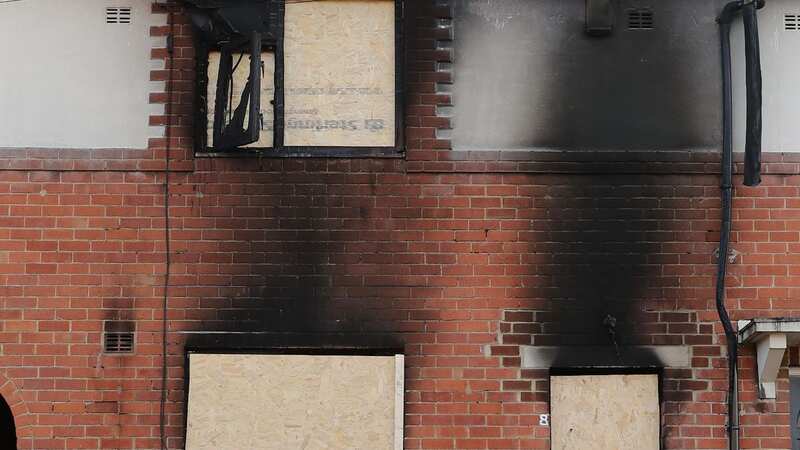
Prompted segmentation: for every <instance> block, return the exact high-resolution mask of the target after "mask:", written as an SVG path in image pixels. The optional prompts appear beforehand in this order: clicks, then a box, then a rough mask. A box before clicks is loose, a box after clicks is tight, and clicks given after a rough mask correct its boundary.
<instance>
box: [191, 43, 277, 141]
mask: <svg viewBox="0 0 800 450" xmlns="http://www.w3.org/2000/svg"><path fill="white" fill-rule="evenodd" d="M239 56H240V55H239V54H234V55H233V62H234V65H235V67H236V70H235V71H234V72H233V77H232V79H233V89H232V90H231V93H232V94H233V97H232V100H230V101H229V102H228V109H229V110H233V109H235V108H236V107H237V106H238V105H239V101H240V100H241V98H242V89H244V86H245V84H246V83H247V78H248V77H249V76H250V58H249V56H247V55H244V56H243V57H242V59H241V62H240V64H239V65H238V66H236V61H237V60H238V58H239ZM219 60H220V52H218V51H212V52H210V53H209V54H208V74H207V75H208V86H207V92H206V99H207V101H206V119H207V122H206V142H207V143H208V147H213V145H214V102H216V100H217V79H218V77H219ZM261 61H262V62H263V66H264V71H263V74H262V76H261V108H260V110H261V117H262V118H263V121H262V129H261V133H260V134H259V139H258V141H257V142H254V143H252V144H250V145H246V146H245V148H248V147H250V148H267V147H272V138H273V136H272V128H273V117H275V115H274V112H273V109H272V104H271V103H270V102H271V101H272V100H273V99H274V98H275V55H274V54H273V53H269V52H263V53H261ZM226 112H227V111H226ZM246 124H247V118H245V126H246Z"/></svg>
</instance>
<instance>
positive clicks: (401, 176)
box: [0, 5, 800, 449]
mask: <svg viewBox="0 0 800 450" xmlns="http://www.w3.org/2000/svg"><path fill="white" fill-rule="evenodd" d="M412 6H413V5H412ZM431 13H433V14H431ZM446 14H447V10H446V8H433V9H431V8H422V10H420V9H410V13H409V16H410V17H411V20H410V27H411V30H412V31H413V32H414V33H413V34H412V35H411V36H410V38H409V42H410V47H411V51H410V54H409V56H410V61H409V74H408V78H409V80H408V81H409V87H410V90H411V92H410V93H409V97H408V100H409V109H408V113H409V114H408V124H409V129H408V137H409V141H408V145H409V151H408V159H327V160H325V159H297V158H291V159H290V158H287V159H280V158H274V159H269V158H266V159H257V158H249V159H224V158H217V159H210V158H196V159H191V158H190V159H187V158H186V157H178V156H177V155H179V154H180V155H190V152H189V150H190V148H191V142H190V139H189V136H191V127H190V125H191V123H190V121H189V117H190V115H191V111H192V108H191V103H190V100H191V86H192V84H191V77H192V75H191V71H192V69H191V68H192V65H191V64H190V61H191V49H190V48H187V47H186V46H187V45H189V44H190V40H189V39H188V37H187V33H188V31H189V29H188V25H187V24H186V23H185V22H184V21H179V22H178V25H177V26H176V27H175V31H176V33H180V36H179V38H178V39H176V43H177V44H178V48H177V49H176V59H175V65H176V67H177V68H179V69H180V70H179V71H177V72H176V76H175V80H177V81H176V83H175V85H174V87H175V88H176V89H175V97H174V98H175V99H176V100H177V104H176V106H175V107H174V108H173V113H174V116H173V119H174V121H173V123H175V124H176V125H177V126H176V127H174V128H173V142H172V147H173V152H174V153H173V154H172V158H173V161H172V163H171V167H172V169H174V170H175V172H174V173H172V174H170V185H169V191H170V193H171V196H170V205H171V206H170V217H171V219H170V225H171V229H172V231H171V235H170V236H171V249H172V265H171V267H170V270H171V277H170V281H171V287H170V289H169V314H168V318H169V329H170V331H171V333H170V335H169V355H170V356H169V359H168V362H169V403H168V413H169V414H168V428H167V430H168V434H169V436H170V439H169V444H170V447H171V448H181V447H182V435H183V416H182V411H183V406H184V405H183V404H182V402H183V398H184V392H183V389H184V387H185V386H184V382H183V376H184V371H183V364H184V353H183V352H184V344H185V342H186V340H187V339H188V337H187V334H185V333H184V332H190V331H211V330H213V331H220V330H222V331H224V330H250V331H269V332H276V333H280V332H305V333H326V332H345V333H351V334H357V335H364V336H368V335H373V334H374V335H382V336H385V335H389V336H393V337H394V338H396V339H399V340H401V341H402V342H404V343H405V353H406V355H407V356H406V362H407V369H406V377H407V380H406V388H407V391H406V418H405V422H406V427H405V445H406V448H408V449H418V448H427V449H468V448H477V449H487V448H503V449H506V448H507V449H536V448H549V441H548V436H549V430H548V428H546V427H542V426H539V425H538V422H539V418H538V415H539V414H542V413H547V412H548V386H547V384H548V381H547V380H548V373H547V372H546V371H543V370H523V369H521V368H520V358H519V347H518V346H519V345H520V344H531V343H532V344H536V345H584V344H589V343H597V342H598V340H599V339H606V341H605V342H606V343H608V341H607V339H608V337H607V335H606V334H605V333H606V332H605V330H604V328H603V327H602V319H603V318H604V317H605V315H606V314H613V315H615V317H617V318H618V320H619V332H618V333H619V340H620V342H621V343H622V344H626V343H630V344H656V345H658V344H679V345H688V346H690V347H691V351H692V368H690V369H667V370H666V372H665V374H664V393H663V400H664V403H663V408H664V429H663V435H664V439H665V442H666V448H669V449H679V448H706V449H723V448H726V445H727V444H726V440H725V428H724V424H725V420H726V417H725V391H726V376H727V369H726V367H727V366H726V364H727V363H726V361H725V358H724V339H723V336H722V330H721V328H720V326H719V325H718V324H717V319H716V312H715V310H714V295H713V285H714V276H713V274H714V269H715V265H714V257H713V251H714V249H715V248H716V241H717V239H718V229H719V225H718V219H719V211H718V207H719V200H718V187H717V186H718V177H717V176H716V175H715V170H716V157H715V155H709V154H700V155H698V154H691V153H677V152H675V153H669V154H658V155H655V156H654V155H649V156H648V155H613V154H605V155H591V156H590V157H587V156H585V155H570V154H564V155H557V156H553V155H518V154H512V155H508V154H505V155H503V154H496V153H490V152H482V153H474V154H466V155H465V154H456V153H451V152H450V151H449V150H447V146H448V143H447V141H446V140H441V139H437V137H436V136H437V135H436V128H437V127H445V126H446V124H445V123H442V122H441V121H440V120H441V119H437V118H436V112H435V105H436V104H437V103H442V102H444V103H446V102H447V101H448V99H447V98H446V97H442V96H439V95H436V94H435V85H433V84H432V83H433V82H434V81H446V76H447V75H446V74H443V73H441V72H437V71H436V70H435V69H436V64H435V63H436V61H437V60H442V59H446V57H447V54H446V52H444V54H443V53H442V52H440V51H435V50H434V48H435V42H434V38H445V37H447V34H446V33H447V32H446V31H442V30H443V29H444V28H440V27H438V26H437V24H438V22H437V21H436V18H435V17H434V16H437V15H438V16H442V18H444V17H446ZM420 16H423V17H420ZM154 32H156V33H165V32H168V29H166V28H165V29H161V30H154ZM164 56H165V53H164V52H162V51H159V50H154V57H159V58H163V57H164ZM154 76H155V75H154ZM443 78H444V79H443ZM432 89H433V90H432ZM153 98H154V101H166V100H167V97H166V96H164V95H158V94H154V95H153ZM163 144H164V142H160V141H159V142H154V143H153V146H152V147H153V148H152V149H151V150H148V152H151V153H148V154H149V155H150V156H151V157H143V156H147V155H145V154H139V153H117V154H114V153H105V154H104V155H106V157H109V159H107V160H106V159H104V157H103V155H99V154H97V153H92V152H91V151H89V150H87V151H85V152H61V153H58V152H52V151H45V150H42V151H29V152H28V153H27V155H26V157H19V158H16V159H14V160H13V161H14V163H13V164H14V165H15V166H14V167H6V169H5V170H2V171H0V317H1V318H2V323H1V324H0V394H2V395H3V397H4V398H5V399H6V400H7V401H8V403H9V404H10V405H11V406H12V408H13V410H14V413H15V415H16V419H17V425H18V427H19V433H20V437H21V447H22V448H37V449H39V448H62V449H63V448H92V449H97V448H103V449H107V448H157V447H158V445H159V438H158V436H159V426H158V413H159V402H158V400H159V396H160V390H159V389H160V364H161V356H160V354H161V353H160V352H161V347H160V342H161V341H160V339H161V334H160V329H161V320H160V319H161V301H162V294H163V285H164V274H165V269H166V265H165V255H164V250H165V239H164V237H165V234H164V223H165V222H164V215H163V206H164V203H163V201H164V197H163V193H164V191H163V183H164V180H165V175H164V173H163V172H162V169H163V168H164V166H165V163H164V156H165V152H164V147H163ZM113 158H118V159H117V160H116V161H117V162H116V163H114V162H113V161H115V160H114V159H113ZM148 158H149V159H148ZM770 158H771V162H768V163H767V166H766V172H767V173H769V174H770V175H767V176H765V177H764V178H765V181H764V185H763V186H762V187H760V188H757V189H751V188H741V187H740V188H737V192H736V195H737V200H736V202H735V208H736V209H735V225H734V228H735V230H734V233H733V241H734V244H733V247H734V248H735V249H736V250H737V251H738V252H740V256H739V257H738V259H737V261H736V263H735V264H734V265H733V266H732V267H731V273H730V277H729V290H728V295H729V305H730V307H731V309H732V315H733V318H734V319H739V318H749V317H754V316H789V315H795V316H796V315H798V314H800V301H798V298H800V276H798V275H800V257H798V256H797V255H798V254H800V176H799V175H798V174H800V170H798V161H797V160H793V159H792V158H790V157H788V156H781V155H778V156H771V157H770ZM99 160H102V161H105V162H103V163H102V164H104V165H102V166H99V167H94V164H99V163H96V162H95V161H99ZM175 160H178V162H177V163H176V161H175ZM59 161H60V162H59ZM64 161H67V162H64ZM108 161H111V163H109V162H108ZM57 164H65V165H64V166H57ZM66 164H71V165H66ZM108 164H116V165H115V166H110V165H108ZM737 181H738V180H737ZM740 185H741V183H738V182H737V186H740ZM104 320H135V321H136V323H137V336H136V338H137V341H136V353H135V354H134V355H130V356H109V355H106V354H103V353H102V352H101V332H102V323H103V321H104ZM792 358H793V359H792V361H791V363H792V364H793V365H797V364H799V363H800V361H799V360H798V359H800V358H798V355H797V353H796V351H795V352H794V353H793V354H792ZM788 359H789V358H788V357H787V361H786V362H785V363H784V369H783V370H782V371H781V374H780V379H779V385H778V399H777V400H776V401H760V400H758V398H757V394H756V392H755V386H754V382H753V380H754V378H755V374H754V371H755V363H754V360H753V352H752V349H749V348H745V349H744V350H743V356H742V358H741V371H740V377H741V380H742V381H741V392H742V393H741V401H742V410H743V416H742V423H743V431H742V436H743V439H742V447H743V448H750V449H767V448H769V449H789V448H790V447H791V442H790V438H789V436H790V435H789V427H788V423H789V417H788V379H787V373H786V368H785V367H786V365H787V364H788V363H789V361H788Z"/></svg>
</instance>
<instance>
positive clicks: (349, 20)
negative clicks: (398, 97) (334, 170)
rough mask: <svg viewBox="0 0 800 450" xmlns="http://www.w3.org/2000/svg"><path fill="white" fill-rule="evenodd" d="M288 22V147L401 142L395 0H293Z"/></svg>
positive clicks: (366, 145)
mask: <svg viewBox="0 0 800 450" xmlns="http://www.w3.org/2000/svg"><path fill="white" fill-rule="evenodd" d="M285 25H286V29H285V36H284V51H285V64H286V66H285V76H284V80H285V81H284V83H285V86H286V97H285V99H286V131H285V143H286V145H287V146H347V147H391V146H394V145H395V5H394V1H391V0H322V1H303V2H290V3H287V5H286V19H285Z"/></svg>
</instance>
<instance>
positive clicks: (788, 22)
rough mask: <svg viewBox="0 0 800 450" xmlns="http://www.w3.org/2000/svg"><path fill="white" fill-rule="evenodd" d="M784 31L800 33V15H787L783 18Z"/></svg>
mask: <svg viewBox="0 0 800 450" xmlns="http://www.w3.org/2000/svg"><path fill="white" fill-rule="evenodd" d="M783 29H784V30H786V31H800V14H785V15H784V16H783Z"/></svg>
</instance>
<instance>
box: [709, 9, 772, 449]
mask: <svg viewBox="0 0 800 450" xmlns="http://www.w3.org/2000/svg"><path fill="white" fill-rule="evenodd" d="M762 7H764V1H763V0H760V1H755V2H754V1H749V2H745V1H741V0H740V1H734V2H731V3H728V4H727V5H725V7H724V8H723V10H722V13H721V14H720V16H719V18H718V19H717V22H719V26H720V44H721V48H722V89H723V95H722V99H723V114H722V116H723V125H722V128H723V136H722V168H721V171H722V183H721V189H722V223H721V226H720V238H719V255H718V257H717V286H716V304H717V312H718V313H719V320H720V322H722V327H723V328H724V330H725V338H726V341H727V348H728V430H727V431H728V448H729V449H730V450H738V449H739V389H738V368H739V354H738V336H737V332H736V330H735V329H734V328H733V324H732V323H731V319H730V316H729V315H728V310H727V309H726V308H725V277H726V274H727V267H728V250H729V247H730V235H731V206H732V200H733V87H732V75H731V40H730V37H731V22H732V21H733V19H734V17H735V15H736V14H737V13H739V12H741V13H742V16H743V18H744V24H745V53H746V65H747V69H746V70H747V82H746V84H747V131H746V133H747V139H746V140H747V142H746V145H745V184H746V185H748V186H757V185H758V184H759V183H760V182H761V176H760V171H761V161H760V160H761V64H760V61H759V46H758V24H757V22H756V9H760V8H762Z"/></svg>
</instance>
